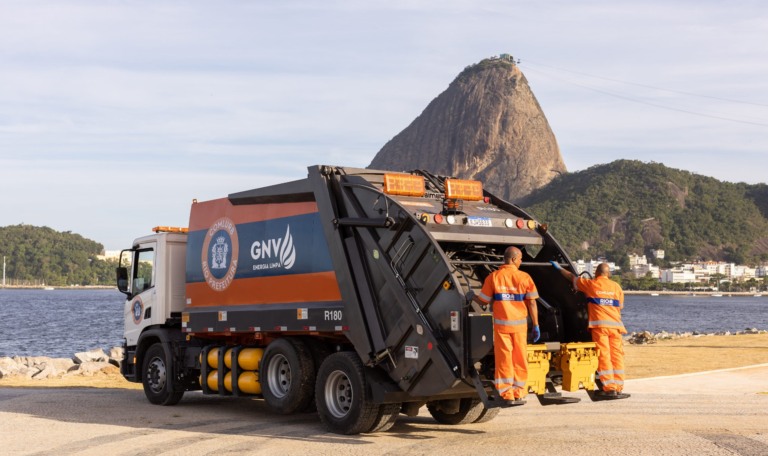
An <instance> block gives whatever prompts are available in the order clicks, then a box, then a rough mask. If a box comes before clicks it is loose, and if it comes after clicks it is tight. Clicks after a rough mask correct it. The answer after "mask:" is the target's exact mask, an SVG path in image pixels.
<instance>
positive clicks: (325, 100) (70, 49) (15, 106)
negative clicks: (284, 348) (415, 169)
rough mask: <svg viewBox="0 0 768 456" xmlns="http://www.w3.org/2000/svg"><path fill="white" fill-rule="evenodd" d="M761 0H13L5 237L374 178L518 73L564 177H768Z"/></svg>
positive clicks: (3, 11)
mask: <svg viewBox="0 0 768 456" xmlns="http://www.w3.org/2000/svg"><path fill="white" fill-rule="evenodd" d="M765 43H768V2H765V1H763V0H758V1H741V0H734V1H730V2H723V1H721V0H717V1H710V0H691V1H688V0H659V1H656V0H650V1H631V0H612V1H590V0H587V1H579V2H574V1H566V0H562V1H561V0H551V1H547V2H541V1H519V0H501V1H494V0H486V1H474V2H473V1H460V0H455V1H454V0H439V1H438V0H436V1H432V0H422V1H419V0H410V1H400V0H387V1H364V2H361V1H332V0H330V1H322V2H318V1H309V0H282V1H278V0H275V1H267V0H264V1H257V0H250V1H245V0H244V1H236V0H230V1H226V0H225V1H218V2H207V1H193V0H192V1H181V0H179V1H163V0H153V1H148V0H147V1H125V0H98V1H97V0H81V1H74V0H73V1H68V0H56V1H36V0H19V1H16V0H0V226H8V225H17V224H28V225H35V226H47V227H50V228H53V229H55V230H57V231H71V232H73V233H77V234H80V235H82V236H84V237H86V238H89V239H92V240H94V241H97V242H99V243H101V244H103V245H104V247H105V249H106V250H119V249H122V248H129V247H130V245H131V242H132V240H133V239H134V238H136V237H139V236H143V235H146V234H150V230H151V228H152V227H154V226H157V225H170V226H187V224H188V218H189V206H190V203H191V201H192V199H198V200H208V199H214V198H220V197H225V196H226V195H228V194H229V193H235V192H239V191H244V190H249V189H253V188H258V187H262V186H265V185H271V184H275V183H280V182H284V181H289V180H294V179H300V178H303V177H305V176H306V169H307V166H311V165H317V164H328V165H339V166H352V167H365V166H367V165H368V164H369V163H370V162H371V160H372V159H373V157H374V156H375V155H376V153H377V152H378V151H379V150H380V149H381V148H382V146H384V144H385V143H386V142H387V141H388V140H390V139H391V138H392V137H394V136H395V135H396V134H397V133H399V132H400V131H402V130H403V129H404V128H406V127H407V126H408V125H409V124H410V123H411V122H412V121H413V119H415V118H416V117H417V116H418V115H419V114H420V113H421V112H422V111H423V110H424V108H426V106H427V105H428V104H429V102H430V101H431V100H432V99H434V98H435V97H437V96H438V95H439V94H440V93H442V92H443V91H444V90H445V89H446V88H447V87H448V85H449V84H450V83H451V81H452V80H453V79H454V78H455V77H456V76H457V75H458V74H459V73H460V72H461V71H462V70H463V69H464V68H465V67H466V66H468V65H471V64H474V63H477V62H479V61H480V60H482V59H484V58H488V57H491V56H495V55H499V54H501V53H509V54H511V55H513V56H514V58H515V59H519V61H520V62H519V66H520V68H521V70H522V71H523V73H524V74H525V76H526V78H527V79H528V82H529V84H530V86H531V89H532V90H533V93H534V95H535V96H536V98H537V99H538V101H539V104H540V105H541V107H542V109H543V111H544V114H545V116H546V117H547V119H548V120H549V123H550V125H551V127H552V130H553V131H554V133H555V136H556V138H557V141H558V144H559V146H560V151H561V154H562V156H563V160H564V161H565V164H566V167H567V168H568V170H569V171H571V172H573V171H580V170H583V169H586V168H588V167H590V166H594V165H598V164H605V163H609V162H611V161H614V160H618V159H631V160H641V161H644V162H657V163H663V164H664V165H666V166H669V167H672V168H677V169H683V170H687V171H690V172H692V173H695V174H701V175H705V176H711V177H714V178H717V179H719V180H722V181H729V182H746V183H749V184H757V183H765V182H768V177H767V176H766V170H768V165H767V164H766V163H768V45H766V44H765Z"/></svg>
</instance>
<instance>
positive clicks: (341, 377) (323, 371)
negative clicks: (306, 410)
mask: <svg viewBox="0 0 768 456" xmlns="http://www.w3.org/2000/svg"><path fill="white" fill-rule="evenodd" d="M315 399H316V401H317V413H318V415H319V416H320V421H322V422H323V424H324V425H325V426H326V427H327V428H328V429H329V430H330V431H331V432H335V433H337V434H346V435H350V434H359V433H361V432H370V431H371V430H372V429H374V428H376V425H377V424H381V423H377V421H378V420H380V419H381V416H380V412H381V405H379V404H374V403H372V402H371V400H370V398H369V397H368V385H367V381H366V378H365V373H364V372H363V363H362V362H361V361H360V358H359V357H358V356H357V355H356V354H355V353H353V352H339V353H334V354H332V355H330V356H329V357H327V358H325V361H323V364H322V365H321V366H320V370H319V371H318V373H317V385H316V386H315Z"/></svg>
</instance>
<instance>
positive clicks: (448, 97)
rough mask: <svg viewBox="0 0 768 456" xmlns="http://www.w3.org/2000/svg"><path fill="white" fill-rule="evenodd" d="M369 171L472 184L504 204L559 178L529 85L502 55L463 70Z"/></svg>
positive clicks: (560, 168)
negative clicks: (418, 172)
mask: <svg viewBox="0 0 768 456" xmlns="http://www.w3.org/2000/svg"><path fill="white" fill-rule="evenodd" d="M369 168H373V169H391V170H412V169H425V170H428V171H430V172H432V173H435V174H441V175H447V176H454V177H459V178H464V179H478V180H481V181H483V183H484V186H485V187H486V188H487V189H489V190H490V191H491V192H493V193H495V194H497V195H499V196H501V197H503V198H505V199H507V200H509V201H515V200H517V199H519V198H521V197H524V196H525V195H528V194H529V193H530V192H531V191H533V190H535V189H537V188H539V187H542V186H544V185H546V184H547V183H548V182H549V181H551V180H552V179H553V178H554V177H556V176H557V175H558V174H560V173H565V172H566V167H565V164H564V163H563V159H562V156H561V155H560V149H559V148H558V146H557V141H556V140H555V135H554V134H553V133H552V130H551V128H550V127H549V123H548V122H547V119H546V117H545V116H544V113H543V112H542V110H541V107H540V106H539V103H538V101H536V97H534V95H533V92H532V91H531V88H530V87H529V85H528V81H527V80H526V78H525V76H524V75H523V73H522V72H521V71H520V68H519V67H518V66H517V65H516V64H515V63H514V59H512V58H511V56H506V55H503V56H502V58H492V59H486V60H483V61H481V62H480V63H477V64H475V65H471V66H469V67H467V68H465V69H464V71H463V72H461V74H459V75H458V76H457V77H456V79H454V81H453V82H452V83H451V84H450V85H449V86H448V88H447V89H446V90H445V91H444V92H443V93H441V94H440V95H439V96H438V97H437V98H435V99H434V100H432V102H430V103H429V105H428V106H427V107H426V109H424V111H423V112H422V113H421V115H419V116H418V117H417V118H416V119H415V120H414V121H413V122H412V123H411V124H410V125H409V126H408V127H407V128H406V129H405V130H403V131H402V132H400V133H399V134H398V135H397V136H395V137H394V138H392V139H391V140H390V141H389V142H387V144H385V145H384V147H383V148H382V149H381V150H380V151H379V153H378V154H376V156H375V157H374V159H373V161H372V162H371V164H370V165H369Z"/></svg>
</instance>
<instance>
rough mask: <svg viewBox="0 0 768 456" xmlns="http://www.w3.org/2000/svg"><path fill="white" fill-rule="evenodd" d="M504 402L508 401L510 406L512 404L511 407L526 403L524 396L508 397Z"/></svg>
mask: <svg viewBox="0 0 768 456" xmlns="http://www.w3.org/2000/svg"><path fill="white" fill-rule="evenodd" d="M504 402H505V403H506V404H507V405H508V406H511V407H513V406H517V405H523V404H525V399H522V398H519V397H516V398H514V399H506V400H505V401H504Z"/></svg>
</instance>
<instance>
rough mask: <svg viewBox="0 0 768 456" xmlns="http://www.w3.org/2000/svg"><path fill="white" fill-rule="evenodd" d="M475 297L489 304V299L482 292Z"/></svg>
mask: <svg viewBox="0 0 768 456" xmlns="http://www.w3.org/2000/svg"><path fill="white" fill-rule="evenodd" d="M477 297H478V298H480V300H481V301H483V302H491V297H490V296H486V295H484V294H483V292H482V291H481V292H479V293H477Z"/></svg>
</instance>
